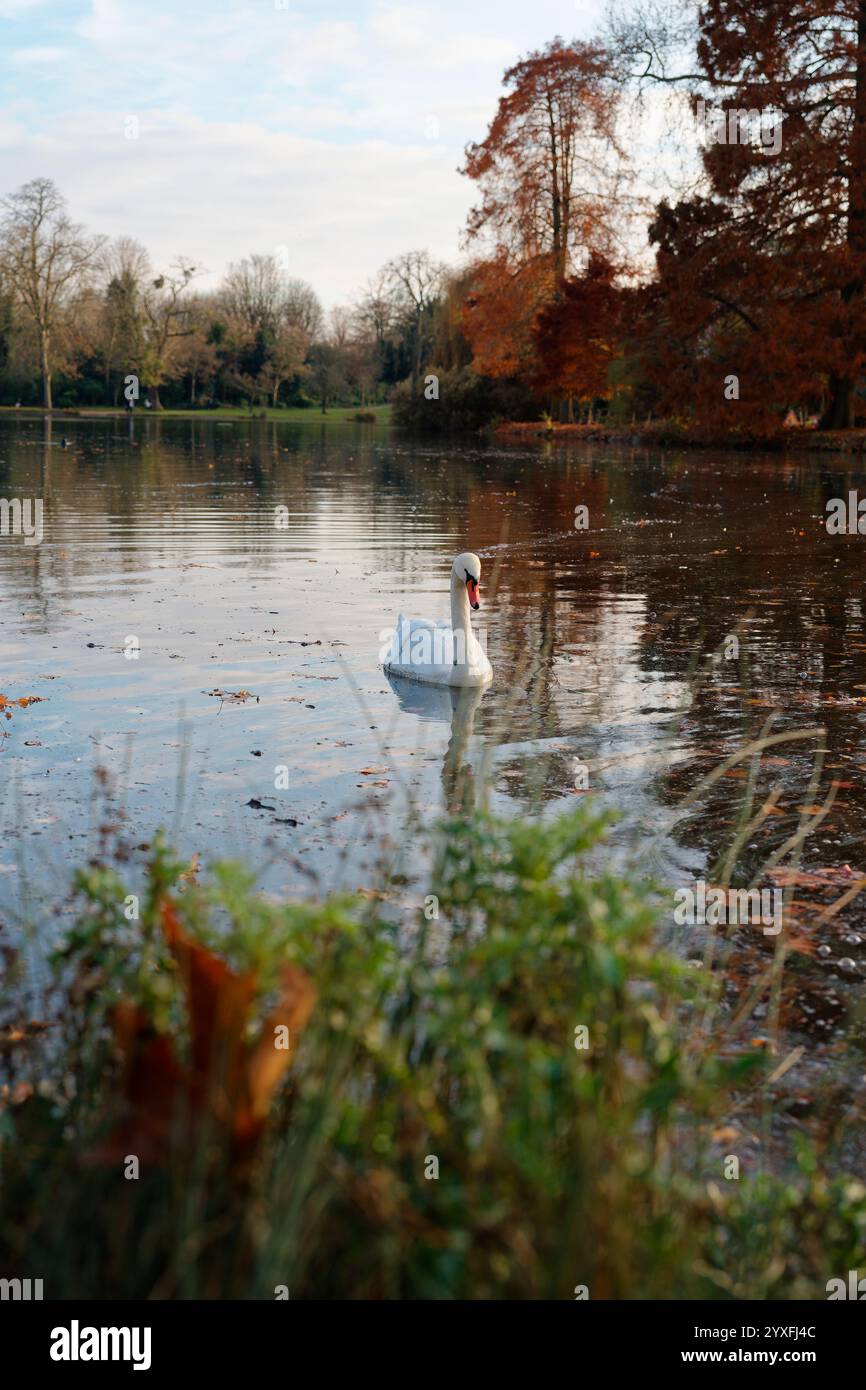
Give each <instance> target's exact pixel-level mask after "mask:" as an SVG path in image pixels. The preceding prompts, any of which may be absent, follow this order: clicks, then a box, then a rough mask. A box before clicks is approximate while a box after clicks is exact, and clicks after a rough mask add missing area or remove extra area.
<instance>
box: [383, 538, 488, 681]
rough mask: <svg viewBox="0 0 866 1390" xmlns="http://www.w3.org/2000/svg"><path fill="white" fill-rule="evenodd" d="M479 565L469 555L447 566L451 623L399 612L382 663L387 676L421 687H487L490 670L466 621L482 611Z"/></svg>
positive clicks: (478, 561) (469, 552) (477, 559)
mask: <svg viewBox="0 0 866 1390" xmlns="http://www.w3.org/2000/svg"><path fill="white" fill-rule="evenodd" d="M480 578H481V561H480V560H479V558H478V556H477V555H473V554H472V553H471V551H466V552H464V553H463V554H462V555H458V556H457V558H456V560H455V561H454V563H453V565H452V566H451V622H450V623H449V622H447V621H445V620H442V621H440V622H432V621H430V619H428V618H406V617H404V615H403V614H402V613H401V614H400V616H399V617H398V619H397V625H396V627H395V628H394V631H393V633H392V634H391V641H390V644H389V647H388V650H387V652H386V654H385V658H384V661H383V663H382V664H383V665H384V667H385V670H386V671H387V672H389V674H391V675H395V676H403V677H404V678H405V679H406V680H412V681H421V682H422V683H423V684H425V685H487V684H488V683H489V682H490V681H491V680H492V679H493V670H492V668H491V665H490V662H489V661H488V660H487V653H486V652H485V651H484V650H483V648H482V647H481V645H480V643H479V641H478V639H477V637H476V636H475V633H474V632H473V631H472V626H471V624H470V621H469V606H470V602H471V604H472V607H473V608H475V609H476V610H477V609H478V608H480V606H481V605H480V603H479V601H478V581H479V580H480Z"/></svg>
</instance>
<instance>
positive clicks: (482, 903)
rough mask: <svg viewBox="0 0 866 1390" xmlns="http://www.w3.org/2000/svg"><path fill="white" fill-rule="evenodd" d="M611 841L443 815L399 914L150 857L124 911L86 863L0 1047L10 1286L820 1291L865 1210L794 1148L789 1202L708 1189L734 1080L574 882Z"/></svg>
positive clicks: (576, 818)
mask: <svg viewBox="0 0 866 1390" xmlns="http://www.w3.org/2000/svg"><path fill="white" fill-rule="evenodd" d="M605 824H606V822H605V820H604V818H603V817H602V816H600V815H599V814H598V813H597V812H596V811H595V810H594V808H593V806H592V804H591V802H587V801H582V802H581V804H580V806H579V807H578V809H577V810H576V811H575V812H574V813H572V814H570V815H568V816H565V817H562V818H560V819H558V820H555V821H548V822H545V823H541V822H538V821H534V820H533V821H526V820H517V821H508V822H501V821H497V820H495V819H493V818H491V817H490V816H488V815H486V814H482V813H472V814H470V815H466V816H461V817H457V818H454V819H452V820H451V821H449V822H448V823H446V824H443V825H441V826H439V827H438V828H437V829H436V830H435V831H434V832H432V843H431V845H430V850H431V853H432V860H431V862H432V869H431V875H430V883H429V894H428V895H427V896H426V897H425V898H423V899H419V904H418V907H417V909H416V910H414V911H412V912H409V913H404V914H403V915H402V916H400V917H398V918H397V919H394V918H391V917H389V916H388V915H387V913H386V912H385V911H383V909H382V907H381V905H380V901H379V899H378V898H377V897H376V896H375V895H374V896H373V897H371V898H364V899H361V898H355V897H344V898H339V899H336V898H335V899H330V900H328V901H325V902H321V903H312V904H310V903H305V904H300V903H284V904H277V903H274V902H273V901H271V900H266V899H264V898H262V897H260V896H259V895H257V893H256V891H255V885H254V883H253V882H252V881H251V879H250V877H249V875H248V874H247V872H246V871H245V870H244V869H243V868H242V867H241V866H239V865H232V864H221V865H215V866H213V868H212V870H211V872H210V873H209V875H208V876H207V878H206V880H205V881H203V882H201V883H199V882H195V881H192V882H191V881H190V875H189V874H187V875H186V878H185V880H184V878H183V877H182V875H181V866H180V865H178V864H176V863H174V862H173V861H172V859H171V856H170V855H169V854H168V853H167V852H166V850H165V849H164V848H163V847H162V846H157V848H156V850H155V851H154V853H153V856H152V858H151V861H150V865H149V873H148V887H147V892H146V894H145V895H144V896H143V897H142V899H141V902H140V903H136V908H137V911H138V916H137V917H136V916H135V915H134V913H133V914H132V918H131V920H130V913H131V910H132V906H131V899H130V897H129V885H128V884H127V883H125V882H124V879H123V864H122V862H121V863H114V862H112V861H111V857H110V856H109V855H105V856H104V857H103V858H102V859H97V860H94V861H91V863H90V864H89V865H88V866H87V867H86V868H84V869H82V871H81V872H80V873H79V875H78V877H77V880H76V885H75V889H76V894H77V897H76V903H77V907H76V913H75V921H74V924H73V925H72V926H71V927H70V928H69V929H67V931H66V932H65V935H64V938H63V940H62V942H61V944H60V946H59V949H58V950H57V951H56V952H55V954H54V956H53V957H52V959H51V961H50V963H46V968H47V969H48V972H49V974H48V980H49V983H48V987H47V990H46V995H45V1001H46V1009H47V1010H49V1011H50V1012H49V1017H48V1018H47V1020H46V1021H47V1022H49V1023H51V1024H52V1025H53V1027H51V1028H50V1029H49V1030H48V1031H46V1032H42V1033H37V1034H36V1035H35V1036H29V1037H28V1036H25V1035H26V1034H27V1032H28V1030H27V1029H18V1030H16V1031H17V1033H20V1034H22V1036H21V1037H18V1038H16V1037H15V1034H14V1033H9V1032H8V1031H7V1033H6V1034H5V1037H6V1039H7V1042H6V1044H5V1045H4V1050H3V1054H2V1055H3V1057H4V1058H5V1061H4V1066H5V1068H6V1071H7V1075H6V1077H5V1080H6V1082H7V1084H8V1087H9V1089H8V1090H6V1091H4V1092H3V1093H2V1097H3V1098H2V1103H0V1104H2V1109H0V1249H2V1250H3V1251H4V1269H3V1274H4V1276H5V1277H15V1276H16V1275H17V1276H19V1277H27V1276H30V1277H34V1278H39V1277H41V1278H44V1280H45V1296H46V1297H47V1298H63V1297H79V1298H80V1297H84V1298H93V1297H111V1298H121V1297H159V1298H183V1297H204V1298H226V1297H235V1298H269V1299H270V1298H274V1297H275V1296H279V1292H278V1291H282V1290H288V1291H289V1292H290V1295H291V1297H292V1298H303V1297H318V1298H431V1299H454V1298H492V1299H498V1298H520V1299H525V1298H530V1299H533V1298H545V1299H550V1298H552V1299H560V1298H563V1299H572V1298H574V1297H576V1296H581V1295H582V1294H583V1292H584V1290H585V1291H586V1292H587V1293H588V1296H589V1297H591V1298H593V1299H597V1298H651V1297H656V1298H689V1297H691V1298H718V1297H722V1298H724V1297H743V1296H751V1297H776V1298H784V1297H810V1298H815V1297H824V1296H825V1294H824V1287H825V1284H826V1281H827V1279H829V1278H830V1277H832V1276H841V1277H844V1276H845V1274H846V1271H847V1270H848V1269H849V1268H850V1269H853V1268H856V1267H857V1258H858V1252H859V1251H860V1250H861V1249H862V1241H863V1237H864V1234H866V1189H864V1188H863V1186H862V1184H861V1183H860V1182H859V1181H857V1180H856V1179H853V1178H846V1177H844V1176H842V1177H837V1178H834V1179H830V1178H829V1177H826V1176H825V1175H824V1174H825V1171H826V1164H825V1162H824V1156H823V1155H817V1154H816V1153H815V1152H814V1151H812V1150H807V1149H806V1148H805V1147H804V1148H803V1149H802V1151H801V1153H800V1154H799V1157H798V1161H797V1164H796V1165H795V1167H793V1168H792V1170H791V1172H789V1173H788V1175H787V1176H786V1177H785V1178H784V1179H783V1180H782V1179H776V1178H772V1177H770V1176H767V1175H763V1176H760V1175H755V1176H750V1175H749V1174H744V1175H743V1176H741V1178H740V1179H739V1180H738V1181H725V1179H724V1177H723V1169H722V1162H721V1156H720V1152H719V1149H718V1146H717V1145H715V1144H714V1141H713V1134H714V1131H715V1127H716V1126H717V1125H718V1124H719V1122H720V1120H721V1119H722V1118H723V1117H724V1115H725V1113H726V1110H727V1108H728V1107H729V1106H730V1104H731V1097H732V1093H733V1091H734V1090H735V1089H736V1088H743V1087H747V1086H748V1085H749V1084H750V1081H749V1078H750V1075H751V1066H752V1060H753V1059H751V1058H747V1057H746V1058H744V1057H743V1056H741V1055H739V1056H737V1055H733V1054H731V1055H730V1056H725V1055H720V1054H719V1053H717V1051H716V1049H715V1047H714V1045H713V1043H712V1041H711V1037H710V1036H709V1035H708V1034H707V1032H705V1031H704V1030H703V1029H702V1028H701V1027H700V1026H696V1020H700V1019H701V1018H703V1017H704V1016H705V1013H706V1010H707V1008H708V1006H711V1005H712V1002H713V995H714V991H715V988H716V986H715V983H714V981H713V977H712V974H711V973H710V972H700V973H698V972H695V971H693V970H688V969H686V968H684V966H683V964H682V962H680V961H679V960H678V959H676V958H674V957H673V956H671V955H669V954H667V953H666V952H664V951H661V950H659V948H658V944H657V930H656V921H655V909H654V908H653V906H652V902H653V897H652V893H651V892H650V890H649V889H648V888H643V887H640V886H637V885H634V884H631V883H628V882H625V881H623V880H621V879H618V878H616V877H614V876H611V875H608V874H598V873H592V872H590V870H589V869H588V866H587V859H588V856H589V855H590V854H591V852H592V851H593V848H594V847H595V846H596V845H597V844H598V842H599V840H600V838H602V837H603V835H604V831H605ZM125 906H126V911H125V910H124V907H125ZM8 996H9V992H8V991H7V998H8ZM281 1022H282V1024H284V1025H285V1028H287V1029H288V1032H289V1036H290V1047H289V1049H288V1050H285V1049H283V1051H282V1052H281V1053H280V1054H279V1055H278V1052H277V1049H276V1044H275V1043H273V1042H272V1041H271V1035H272V1034H273V1035H274V1036H276V1035H277V1032H278V1029H279V1027H280V1026H281ZM722 1152H723V1150H722ZM132 1158H137V1160H138V1162H139V1173H138V1176H137V1177H130V1176H128V1175H127V1174H128V1170H129V1167H130V1159H132Z"/></svg>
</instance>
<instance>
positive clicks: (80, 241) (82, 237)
mask: <svg viewBox="0 0 866 1390" xmlns="http://www.w3.org/2000/svg"><path fill="white" fill-rule="evenodd" d="M0 206H2V209H3V216H2V221H0V276H2V278H3V279H4V281H6V282H7V283H8V284H9V285H11V287H12V290H13V293H14V295H15V296H16V298H17V300H18V302H19V304H20V305H21V307H22V308H23V310H24V311H25V312H26V313H27V314H28V315H29V317H30V318H31V320H32V323H33V325H34V328H35V332H36V337H37V342H38V348H39V370H40V375H41V378H42V401H43V405H44V406H45V408H46V409H47V410H50V409H51V377H52V372H53V369H54V347H55V339H56V337H57V333H58V328H59V324H60V322H61V319H62V316H63V315H64V313H65V312H66V311H67V310H68V307H69V304H70V302H71V300H72V298H73V297H74V295H75V294H76V293H77V292H78V291H79V290H80V289H81V287H82V285H83V284H84V283H85V281H86V280H87V279H88V277H89V276H90V275H91V274H92V272H93V269H94V265H95V262H96V259H97V256H98V254H99V250H100V247H101V246H102V241H103V239H102V238H100V237H95V236H90V235H89V234H88V233H87V232H86V231H85V230H84V228H83V227H81V226H79V224H78V223H76V222H73V221H71V219H70V218H69V216H68V215H67V212H66V200H65V199H64V197H63V195H62V194H61V193H60V191H59V190H58V188H57V187H56V186H55V184H54V183H53V182H52V181H51V179H32V180H31V181H30V183H26V184H24V185H23V186H22V187H21V188H19V190H18V191H17V193H13V194H11V195H10V196H9V197H8V198H4V199H2V201H0Z"/></svg>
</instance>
